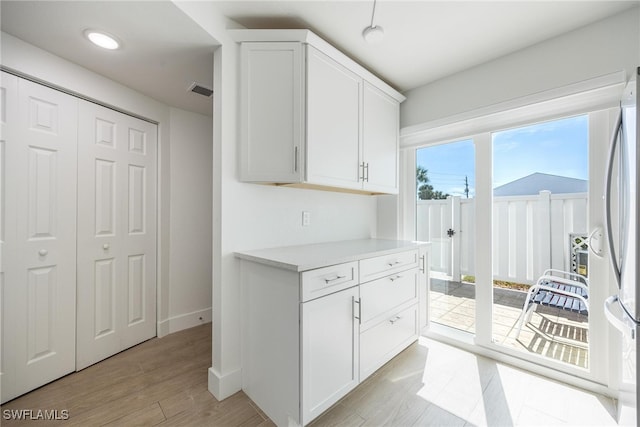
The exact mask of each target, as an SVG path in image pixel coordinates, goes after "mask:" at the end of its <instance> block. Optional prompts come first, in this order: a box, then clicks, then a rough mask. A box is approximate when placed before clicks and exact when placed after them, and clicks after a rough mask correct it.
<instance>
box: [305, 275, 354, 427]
mask: <svg viewBox="0 0 640 427" xmlns="http://www.w3.org/2000/svg"><path fill="white" fill-rule="evenodd" d="M358 294H359V291H358V287H357V286H355V287H353V288H349V289H345V290H344V291H340V292H336V293H334V294H331V295H327V296H325V297H321V298H317V299H315V300H312V301H309V302H306V303H303V304H301V306H302V308H301V310H302V334H301V336H302V425H305V424H307V423H308V422H309V421H311V420H312V419H314V418H315V417H317V416H318V415H320V414H321V413H322V412H324V411H325V410H326V409H328V408H329V407H330V406H331V405H333V404H334V403H335V402H337V401H338V400H339V399H340V398H341V397H343V396H344V395H345V394H347V393H348V392H349V391H350V390H351V389H353V388H354V387H355V386H356V385H358V372H359V354H358V350H359V330H358V321H357V319H356V316H357V304H356V302H355V301H356V300H358Z"/></svg>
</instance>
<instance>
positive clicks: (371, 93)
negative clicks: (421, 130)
mask: <svg viewBox="0 0 640 427" xmlns="http://www.w3.org/2000/svg"><path fill="white" fill-rule="evenodd" d="M398 117H399V104H398V102H397V101H396V100H395V99H393V98H391V97H390V96H389V95H387V94H386V93H384V92H382V91H381V90H379V89H377V88H375V87H373V86H372V85H371V84H369V83H367V82H364V96H363V150H364V152H363V160H364V163H365V168H366V170H365V180H364V189H365V190H369V191H374V192H382V193H393V194H397V193H398V127H399V119H398Z"/></svg>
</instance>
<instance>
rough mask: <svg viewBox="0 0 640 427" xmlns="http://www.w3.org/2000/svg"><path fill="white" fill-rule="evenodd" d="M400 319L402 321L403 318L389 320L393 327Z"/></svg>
mask: <svg viewBox="0 0 640 427" xmlns="http://www.w3.org/2000/svg"><path fill="white" fill-rule="evenodd" d="M400 319H402V317H400V316H396V317H394V318H393V319H389V322H390V323H391V324H392V325H393V324H394V323H396V322H397V321H398V320H400Z"/></svg>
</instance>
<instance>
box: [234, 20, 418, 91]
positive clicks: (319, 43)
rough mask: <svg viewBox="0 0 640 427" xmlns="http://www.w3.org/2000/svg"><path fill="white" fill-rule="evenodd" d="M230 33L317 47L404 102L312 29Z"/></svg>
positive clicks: (240, 39) (240, 37) (237, 38)
mask: <svg viewBox="0 0 640 427" xmlns="http://www.w3.org/2000/svg"><path fill="white" fill-rule="evenodd" d="M229 34H230V35H231V38H233V40H234V41H236V42H238V43H243V42H299V43H304V44H307V45H310V46H313V47H315V48H316V49H318V50H319V51H321V52H322V53H324V54H325V55H327V56H329V57H331V59H333V60H334V61H336V62H338V63H339V64H340V65H342V66H344V67H347V68H348V69H350V70H351V71H353V72H354V73H356V74H358V75H360V77H362V78H363V79H364V80H366V81H368V82H370V83H371V84H373V85H374V86H376V87H377V88H378V89H380V90H382V91H383V92H385V93H386V94H387V95H389V96H391V97H392V98H394V99H395V100H396V101H398V102H403V101H404V100H405V99H406V97H405V96H404V95H403V94H401V93H400V92H399V91H397V90H396V89H394V88H393V87H392V86H391V85H389V84H388V83H387V82H385V81H384V80H382V79H381V78H380V77H378V76H376V75H375V74H373V73H372V72H371V71H369V70H367V69H366V68H365V67H363V66H362V65H360V64H358V63H357V62H356V61H354V60H353V59H352V58H350V57H349V56H347V55H346V54H344V53H343V52H341V51H340V50H338V49H337V48H335V47H333V46H332V45H331V44H329V43H328V42H327V41H325V40H324V39H322V38H321V37H320V36H318V35H317V34H315V33H314V32H312V31H311V30H295V29H282V30H272V29H258V30H244V29H240V30H229Z"/></svg>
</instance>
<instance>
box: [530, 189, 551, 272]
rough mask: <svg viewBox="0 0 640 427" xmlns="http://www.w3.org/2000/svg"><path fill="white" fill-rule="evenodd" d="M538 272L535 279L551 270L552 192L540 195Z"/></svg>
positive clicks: (544, 191) (543, 192)
mask: <svg viewBox="0 0 640 427" xmlns="http://www.w3.org/2000/svg"><path fill="white" fill-rule="evenodd" d="M538 227H539V228H538V230H540V232H539V236H538V269H539V270H538V271H535V269H534V272H533V273H534V276H533V277H540V275H541V274H542V272H543V271H544V270H546V269H547V268H551V192H550V191H548V190H542V191H540V193H539V194H538Z"/></svg>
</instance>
